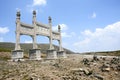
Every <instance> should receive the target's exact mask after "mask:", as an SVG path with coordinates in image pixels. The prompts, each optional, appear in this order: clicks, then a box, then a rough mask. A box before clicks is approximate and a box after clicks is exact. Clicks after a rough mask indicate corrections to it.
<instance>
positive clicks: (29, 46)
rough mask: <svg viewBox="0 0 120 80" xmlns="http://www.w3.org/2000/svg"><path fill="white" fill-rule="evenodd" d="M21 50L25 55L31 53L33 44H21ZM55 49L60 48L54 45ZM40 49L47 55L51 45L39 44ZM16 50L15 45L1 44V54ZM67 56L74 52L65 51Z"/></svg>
mask: <svg viewBox="0 0 120 80" xmlns="http://www.w3.org/2000/svg"><path fill="white" fill-rule="evenodd" d="M20 46H21V49H23V50H24V53H29V50H30V49H32V44H31V43H21V44H20ZM54 47H55V49H56V50H58V49H59V47H58V46H56V45H54ZM38 48H40V49H41V52H42V53H46V50H48V49H49V44H38ZM14 49H15V43H9V42H0V52H11V51H12V50H14ZM64 50H65V51H66V53H67V54H72V53H74V52H72V51H70V50H68V49H65V48H64Z"/></svg>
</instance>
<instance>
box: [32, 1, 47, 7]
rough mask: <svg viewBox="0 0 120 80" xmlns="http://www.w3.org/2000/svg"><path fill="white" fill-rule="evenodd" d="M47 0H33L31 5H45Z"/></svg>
mask: <svg viewBox="0 0 120 80" xmlns="http://www.w3.org/2000/svg"><path fill="white" fill-rule="evenodd" d="M46 3H47V1H46V0H33V6H42V5H46Z"/></svg>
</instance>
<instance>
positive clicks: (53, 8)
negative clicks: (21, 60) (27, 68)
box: [0, 0, 120, 52]
mask: <svg viewBox="0 0 120 80" xmlns="http://www.w3.org/2000/svg"><path fill="white" fill-rule="evenodd" d="M18 10H20V11H21V21H22V22H25V23H28V24H32V11H33V10H36V11H37V21H39V22H42V23H45V24H48V16H51V17H52V25H53V29H54V30H56V29H57V25H58V24H60V25H61V27H62V42H63V47H65V48H67V49H70V50H72V51H74V52H90V51H107V50H109V51H111V50H120V0H0V42H15V28H16V25H15V20H16V11H18ZM20 38H21V39H20V42H21V43H31V42H32V39H31V37H29V36H25V35H22V36H21V37H20ZM37 43H49V40H48V38H47V37H44V36H37ZM53 43H54V44H56V45H58V42H57V41H53Z"/></svg>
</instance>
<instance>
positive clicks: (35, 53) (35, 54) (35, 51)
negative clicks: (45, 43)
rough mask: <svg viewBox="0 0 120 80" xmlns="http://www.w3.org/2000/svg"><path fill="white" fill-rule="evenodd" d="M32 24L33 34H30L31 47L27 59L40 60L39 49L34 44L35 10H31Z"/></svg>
mask: <svg viewBox="0 0 120 80" xmlns="http://www.w3.org/2000/svg"><path fill="white" fill-rule="evenodd" d="M32 23H33V26H34V35H32V39H33V49H31V50H29V59H30V60H41V51H40V49H38V47H37V44H36V31H37V28H36V11H33V21H32Z"/></svg>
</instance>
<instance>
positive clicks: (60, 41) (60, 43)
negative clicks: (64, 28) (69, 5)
mask: <svg viewBox="0 0 120 80" xmlns="http://www.w3.org/2000/svg"><path fill="white" fill-rule="evenodd" d="M58 32H59V33H60V39H59V40H58V42H59V51H63V48H62V39H61V29H60V25H58Z"/></svg>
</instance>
